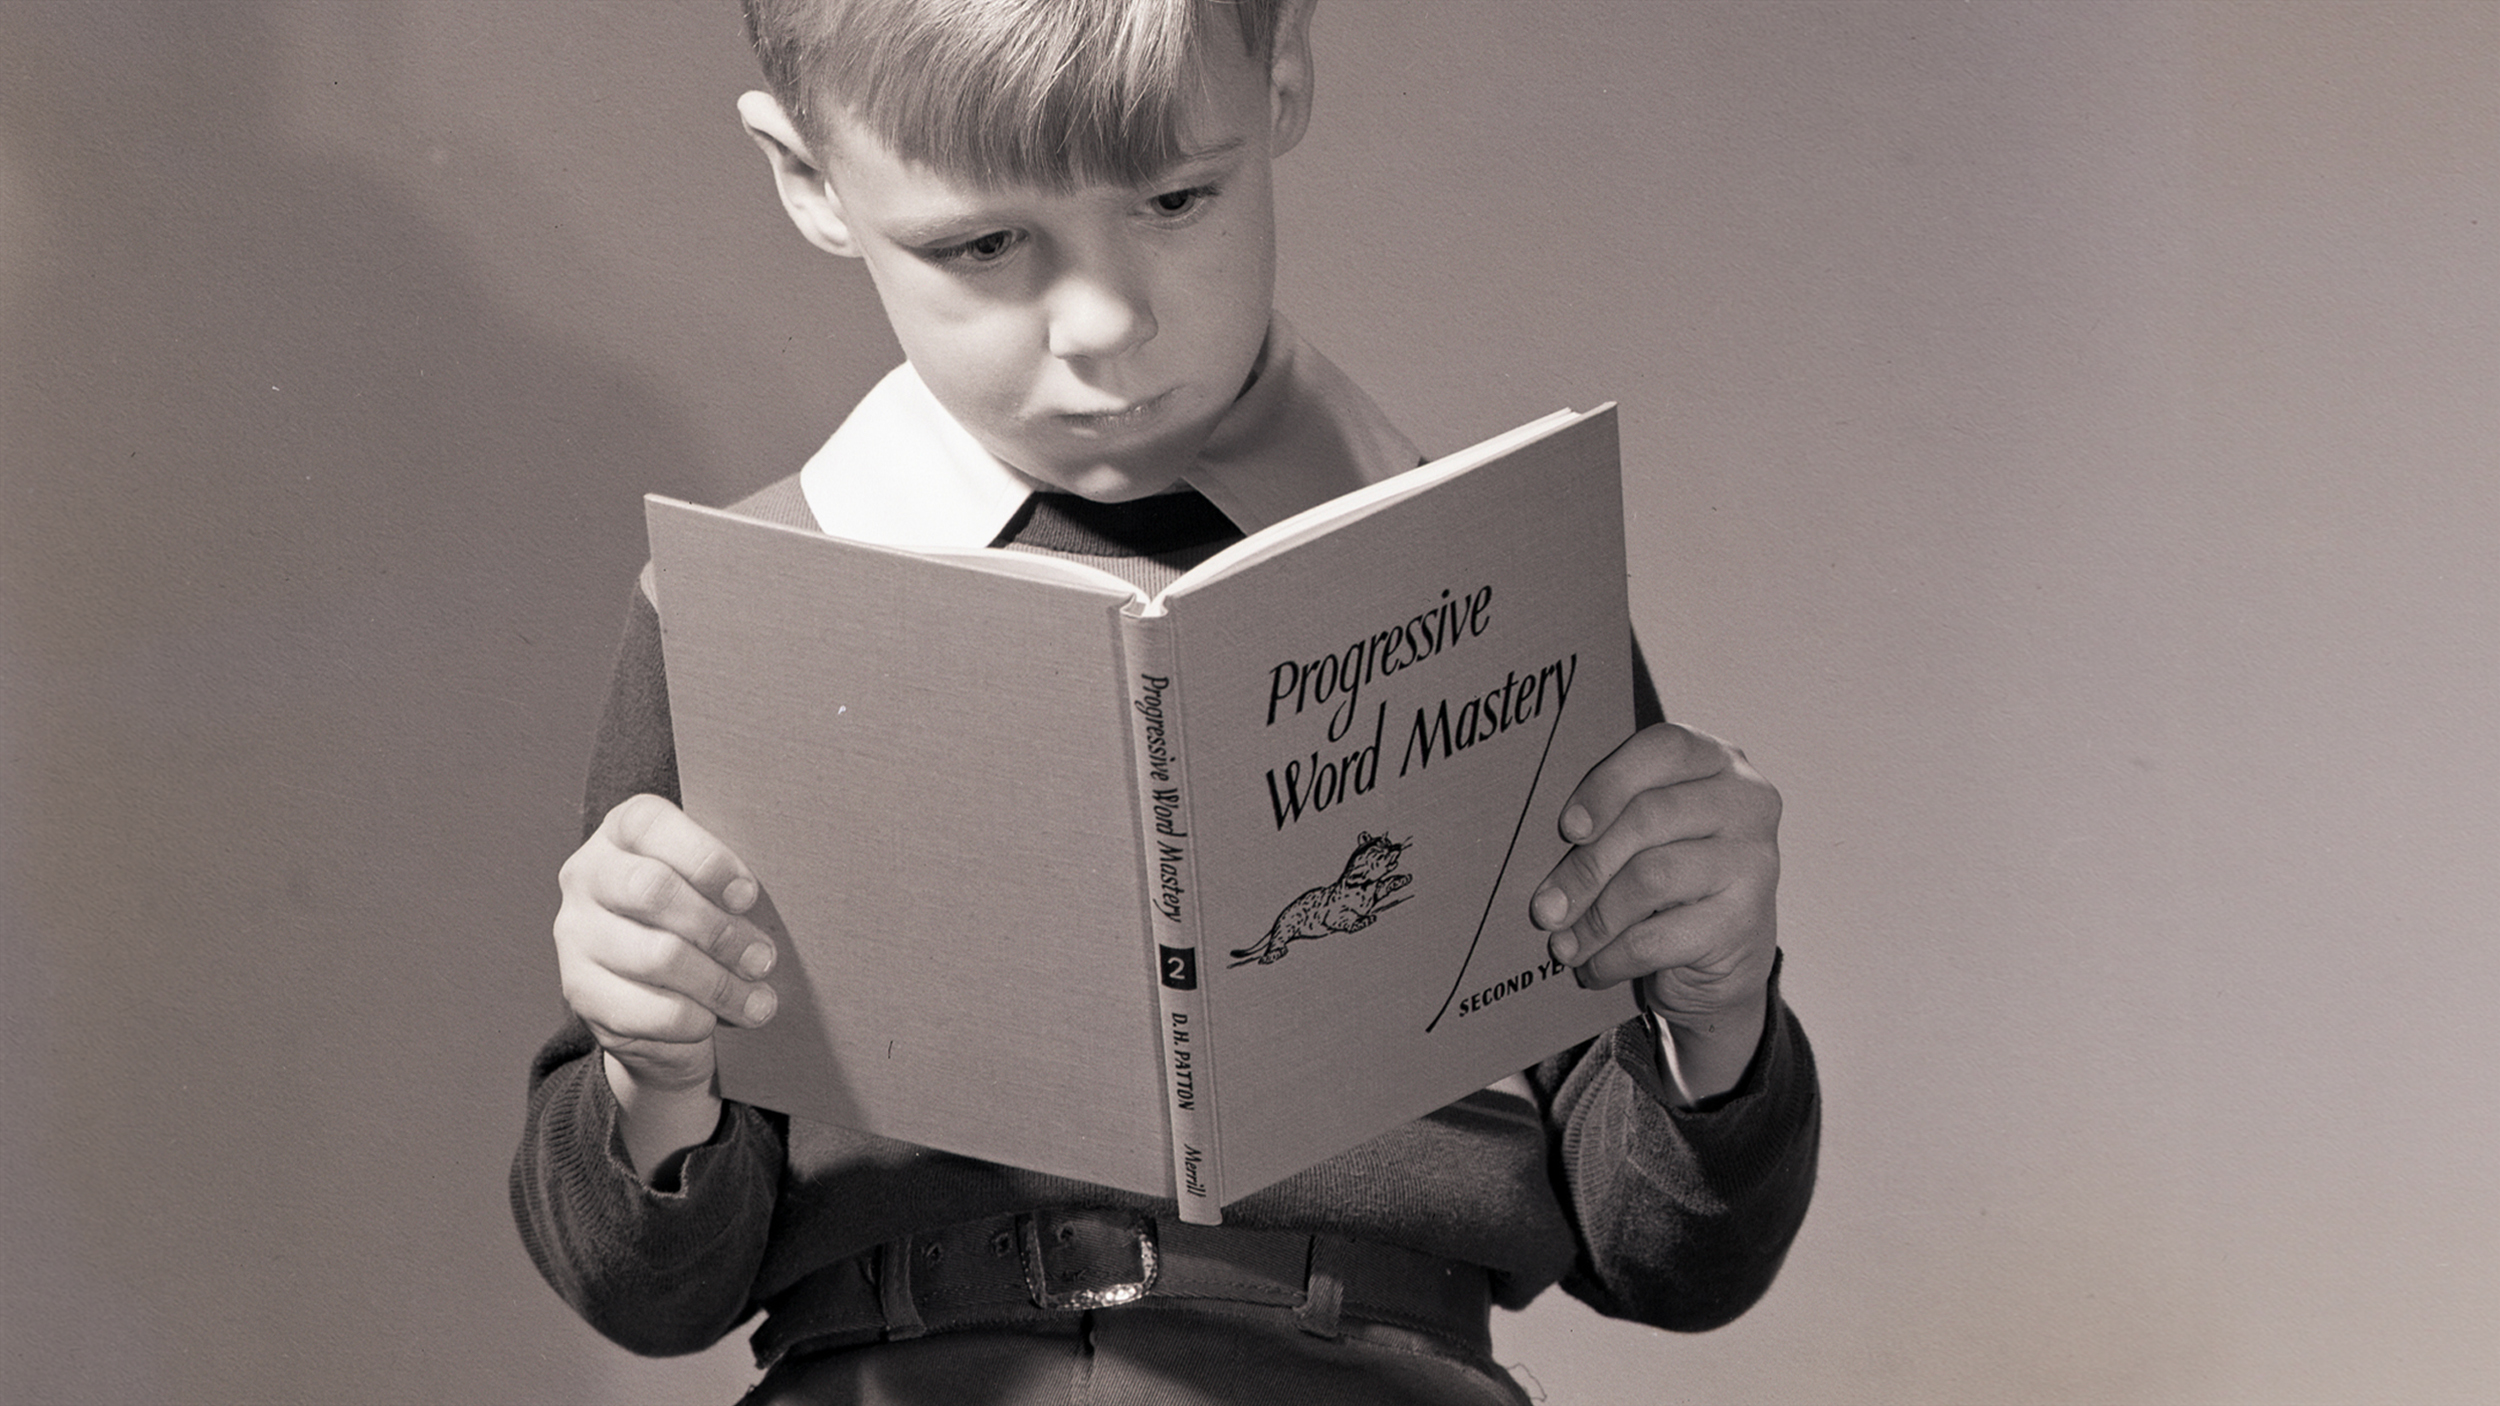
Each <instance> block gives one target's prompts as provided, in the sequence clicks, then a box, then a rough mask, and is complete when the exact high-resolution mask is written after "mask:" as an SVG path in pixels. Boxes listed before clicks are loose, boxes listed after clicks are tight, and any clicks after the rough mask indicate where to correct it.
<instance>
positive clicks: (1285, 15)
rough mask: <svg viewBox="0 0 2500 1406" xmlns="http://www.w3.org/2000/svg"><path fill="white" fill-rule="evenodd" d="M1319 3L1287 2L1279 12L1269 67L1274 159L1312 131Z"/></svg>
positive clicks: (1311, 0)
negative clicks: (1315, 21) (1313, 49)
mask: <svg viewBox="0 0 2500 1406" xmlns="http://www.w3.org/2000/svg"><path fill="white" fill-rule="evenodd" d="M1318 3H1319V0H1285V3H1284V4H1283V5H1282V6H1281V7H1279V9H1278V11H1277V15H1276V41H1275V48H1274V57H1273V58H1271V59H1270V60H1269V61H1268V66H1267V89H1268V109H1269V113H1270V123H1271V126H1270V137H1269V141H1268V153H1267V154H1268V155H1269V156H1271V157H1276V156H1282V155H1284V154H1285V153H1286V152H1289V151H1291V150H1293V149H1294V147H1295V146H1296V145H1297V144H1299V143H1300V142H1301V140H1302V134H1303V133H1304V132H1306V131H1308V130H1310V126H1311V11H1312V10H1313V9H1314V8H1316V7H1317V5H1318Z"/></svg>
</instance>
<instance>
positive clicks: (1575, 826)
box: [1562, 805, 1597, 845]
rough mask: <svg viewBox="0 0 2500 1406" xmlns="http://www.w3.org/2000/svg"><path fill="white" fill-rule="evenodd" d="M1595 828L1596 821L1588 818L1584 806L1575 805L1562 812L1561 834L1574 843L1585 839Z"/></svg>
mask: <svg viewBox="0 0 2500 1406" xmlns="http://www.w3.org/2000/svg"><path fill="white" fill-rule="evenodd" d="M1596 828H1597V822H1595V821H1593V820H1591V819H1589V812H1588V807H1586V806H1580V805H1575V806H1573V807H1571V808H1570V809H1569V810H1566V811H1564V812H1563V817H1562V836H1563V838H1564V839H1566V840H1569V841H1571V842H1572V843H1573V844H1575V845H1576V844H1578V843H1580V842H1581V841H1582V840H1585V839H1587V838H1588V837H1589V833H1590V832H1591V831H1593V830H1595V829H1596Z"/></svg>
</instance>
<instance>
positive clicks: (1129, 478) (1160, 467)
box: [1018, 455, 1189, 503]
mask: <svg viewBox="0 0 2500 1406" xmlns="http://www.w3.org/2000/svg"><path fill="white" fill-rule="evenodd" d="M1155 457H1156V459H1157V461H1158V462H1157V466H1156V467H1153V468H1147V467H1144V466H1132V465H1128V464H1121V463H1105V462H1081V463H1073V464H1045V465H1043V466H1041V467H1040V468H1024V467H1023V466H1022V465H1019V466H1018V467H1019V468H1020V469H1021V470H1022V472H1023V473H1024V475H1025V477H1027V478H1031V479H1035V480H1038V481H1039V482H1041V483H1043V484H1045V485H1047V486H1049V487H1051V488H1055V489H1058V490H1059V491H1060V492H1062V493H1073V494H1075V495H1076V496H1078V497H1079V498H1090V499H1092V500H1094V501H1095V502H1097V503H1128V502H1134V501H1135V500H1137V499H1139V498H1151V497H1153V496H1155V495H1156V494H1158V493H1168V492H1170V491H1172V490H1173V489H1174V488H1177V487H1179V486H1180V481H1181V473H1180V471H1178V470H1175V469H1173V468H1172V467H1170V465H1172V464H1173V463H1175V462H1178V463H1181V464H1184V465H1185V464H1187V463H1188V462H1189V456H1186V455H1183V456H1180V457H1179V458H1178V459H1177V460H1176V459H1174V458H1172V457H1170V456H1164V455H1157V456H1155Z"/></svg>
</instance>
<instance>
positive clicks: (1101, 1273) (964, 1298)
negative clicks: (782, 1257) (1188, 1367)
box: [754, 1210, 1492, 1367]
mask: <svg viewBox="0 0 2500 1406" xmlns="http://www.w3.org/2000/svg"><path fill="white" fill-rule="evenodd" d="M1145 1299H1156V1300H1172V1301H1187V1300H1201V1301H1208V1300H1212V1301H1218V1302H1222V1303H1226V1304H1252V1305H1261V1306H1265V1307H1268V1308H1272V1309H1275V1310H1278V1311H1280V1312H1289V1313H1290V1314H1291V1316H1292V1318H1293V1321H1294V1322H1295V1324H1296V1325H1297V1326H1298V1327H1300V1328H1301V1329H1302V1330H1303V1331H1305V1332H1309V1333H1314V1334H1317V1335H1318V1336H1321V1337H1336V1336H1338V1335H1339V1332H1340V1328H1339V1324H1340V1321H1341V1320H1342V1319H1344V1318H1354V1319H1360V1320H1366V1321H1370V1322H1375V1323H1385V1324H1389V1325H1391V1326H1394V1327H1398V1328H1404V1329H1407V1330H1410V1331H1413V1332H1419V1333H1428V1334H1431V1335H1433V1336H1435V1337H1438V1338H1442V1339H1444V1340H1447V1341H1448V1342H1450V1343H1452V1344H1453V1345H1455V1346H1458V1347H1460V1348H1463V1349H1466V1350H1468V1351H1471V1352H1473V1353H1475V1354H1477V1355H1483V1354H1485V1353H1488V1352H1490V1351H1491V1336H1490V1329H1489V1323H1488V1319H1489V1317H1490V1310H1491V1305H1492V1279H1491V1275H1490V1274H1489V1272H1488V1271H1486V1270H1485V1269H1484V1268H1483V1267H1481V1266H1478V1265H1470V1264H1461V1263H1459V1262H1458V1261H1455V1260H1447V1259H1443V1258H1441V1257H1439V1256H1437V1255H1428V1254H1423V1253H1421V1252H1419V1251H1414V1250H1406V1249H1401V1248H1399V1247H1397V1246H1394V1245H1379V1244H1373V1243H1371V1242H1368V1241H1361V1240H1347V1239H1344V1238H1341V1237H1338V1236H1331V1235H1302V1234H1297V1233H1294V1232H1291V1231H1277V1230H1250V1229H1244V1228H1241V1227H1236V1226H1207V1225H1191V1224H1188V1223H1186V1222H1184V1221H1180V1220H1176V1219H1174V1218H1172V1217H1169V1216H1146V1215H1140V1214H1136V1213H1132V1212H1125V1211H1100V1210H1051V1211H1034V1212H1028V1213H1026V1214H1023V1215H1014V1216H997V1217H992V1218H990V1219H987V1220H978V1221H967V1222H965V1223H964V1224H962V1225H956V1226H950V1227H948V1228H947V1229H944V1230H941V1231H937V1232H935V1233H933V1234H925V1235H913V1236H906V1237H905V1238H903V1239H901V1240H896V1241H893V1242H891V1243H889V1244H886V1245H881V1246H879V1247H878V1248H877V1249H875V1250H873V1251H871V1252H869V1253H867V1254H864V1255H859V1256H856V1257H854V1258H852V1259H848V1260H844V1261H842V1262H841V1263H839V1264H832V1265H827V1266H826V1267H825V1268H823V1269H821V1270H818V1271H817V1272H815V1273H814V1274H811V1275H809V1276H808V1277H807V1278H805V1279H803V1280H801V1281H800V1282H799V1283H798V1284H796V1285H794V1286H792V1287H791V1288H790V1289H789V1290H787V1291H786V1292H784V1293H782V1294H780V1295H778V1296H776V1297H775V1298H774V1300H773V1301H772V1302H771V1303H770V1304H769V1305H768V1308H769V1309H770V1314H769V1316H768V1317H767V1318H766V1320H765V1322H764V1325H763V1326H762V1327H761V1328H759V1329H757V1330H756V1333H755V1340H754V1346H755V1355H756V1360H757V1361H758V1362H759V1363H761V1364H762V1365H764V1366H767V1367H769V1366H771V1365H772V1364H773V1363H774V1362H777V1361H779V1360H780V1359H781V1358H783V1357H785V1356H788V1355H790V1354H792V1353H795V1352H814V1351H823V1350H829V1349H834V1348H842V1347H855V1346H859V1345H861V1344H864V1343H872V1342H880V1341H887V1340H893V1339H900V1338H912V1337H919V1336H921V1335H923V1334H927V1333H944V1332H956V1331H961V1330H963V1329H967V1328H983V1327H1002V1328H1003V1327H1018V1328H1027V1329H1030V1328H1034V1327H1047V1326H1049V1325H1051V1324H1053V1323H1060V1324H1066V1325H1068V1326H1071V1327H1072V1326H1073V1325H1074V1324H1075V1323H1076V1321H1077V1320H1078V1317H1079V1315H1081V1314H1083V1313H1086V1312H1089V1311H1093V1310H1098V1309H1109V1308H1117V1307H1119V1306H1121V1305H1124V1304H1130V1303H1136V1302H1138V1301H1140V1300H1145Z"/></svg>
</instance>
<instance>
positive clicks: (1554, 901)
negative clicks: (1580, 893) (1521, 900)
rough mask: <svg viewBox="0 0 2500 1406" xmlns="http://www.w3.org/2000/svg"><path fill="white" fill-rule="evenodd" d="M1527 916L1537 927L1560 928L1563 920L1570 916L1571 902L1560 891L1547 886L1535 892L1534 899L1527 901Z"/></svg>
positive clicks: (1550, 885) (1549, 885)
mask: <svg viewBox="0 0 2500 1406" xmlns="http://www.w3.org/2000/svg"><path fill="white" fill-rule="evenodd" d="M1528 916H1529V917H1530V918H1532V919H1534V920H1535V921H1536V925H1537V926H1538V927H1541V928H1558V927H1561V926H1562V925H1563V920H1564V919H1566V918H1568V917H1570V916H1571V900H1570V899H1568V898H1566V897H1564V896H1563V891H1562V890H1561V889H1558V888H1556V887H1554V886H1553V885H1552V884H1547V885H1546V886H1545V887H1543V888H1541V889H1538V890H1537V891H1536V897H1534V898H1531V899H1529V900H1528Z"/></svg>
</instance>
